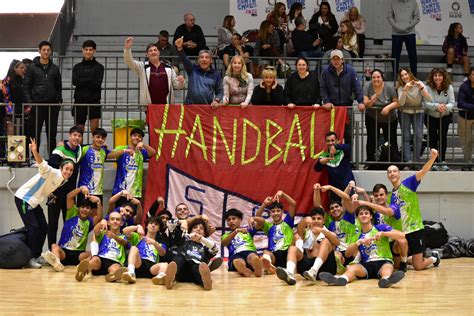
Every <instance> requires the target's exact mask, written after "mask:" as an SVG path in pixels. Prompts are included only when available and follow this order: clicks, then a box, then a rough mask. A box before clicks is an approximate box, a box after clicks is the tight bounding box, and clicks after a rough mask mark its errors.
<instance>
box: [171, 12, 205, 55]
mask: <svg viewBox="0 0 474 316" xmlns="http://www.w3.org/2000/svg"><path fill="white" fill-rule="evenodd" d="M195 22H196V18H195V17H194V15H193V14H192V13H186V14H185V15H184V23H183V24H181V25H180V26H178V27H177V28H176V31H174V38H173V42H174V43H175V42H176V40H178V39H179V38H181V37H183V49H184V52H185V53H186V55H188V56H197V55H198V54H199V52H200V51H201V50H202V49H208V48H207V46H206V39H205V38H204V33H203V32H202V29H201V27H200V26H199V25H196V24H194V23H195Z"/></svg>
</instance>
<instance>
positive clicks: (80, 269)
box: [75, 259, 90, 282]
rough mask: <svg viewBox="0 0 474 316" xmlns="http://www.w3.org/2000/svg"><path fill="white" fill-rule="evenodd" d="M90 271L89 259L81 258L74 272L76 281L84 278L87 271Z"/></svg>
mask: <svg viewBox="0 0 474 316" xmlns="http://www.w3.org/2000/svg"><path fill="white" fill-rule="evenodd" d="M89 271H90V264H89V260H87V259H84V260H82V261H81V262H80V263H79V265H78V266H77V272H76V276H75V278H76V281H79V282H81V281H82V280H84V277H85V276H86V275H87V274H88V273H89Z"/></svg>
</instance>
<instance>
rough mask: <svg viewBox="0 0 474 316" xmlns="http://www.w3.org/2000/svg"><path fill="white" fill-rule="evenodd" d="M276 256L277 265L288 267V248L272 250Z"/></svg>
mask: <svg viewBox="0 0 474 316" xmlns="http://www.w3.org/2000/svg"><path fill="white" fill-rule="evenodd" d="M272 253H273V255H274V256H275V267H282V268H285V267H286V260H287V258H288V249H286V250H277V251H274V252H272Z"/></svg>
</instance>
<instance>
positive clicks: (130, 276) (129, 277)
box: [122, 271, 137, 284]
mask: <svg viewBox="0 0 474 316" xmlns="http://www.w3.org/2000/svg"><path fill="white" fill-rule="evenodd" d="M122 280H124V281H126V282H128V283H129V284H134V283H136V282H137V277H136V276H135V273H131V272H128V271H127V272H124V273H123V274H122Z"/></svg>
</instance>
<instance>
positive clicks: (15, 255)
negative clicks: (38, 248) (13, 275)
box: [0, 227, 33, 269]
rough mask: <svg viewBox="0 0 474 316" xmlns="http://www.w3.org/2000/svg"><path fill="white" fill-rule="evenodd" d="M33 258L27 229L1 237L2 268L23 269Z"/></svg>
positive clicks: (17, 230) (0, 263) (0, 256)
mask: <svg viewBox="0 0 474 316" xmlns="http://www.w3.org/2000/svg"><path fill="white" fill-rule="evenodd" d="M32 257H33V254H32V253H31V250H30V248H29V247H28V245H27V244H26V228H24V227H23V228H20V229H16V230H12V231H11V232H10V233H8V234H5V235H3V236H0V268H2V269H21V268H23V267H24V266H25V265H26V264H27V263H28V261H30V259H31V258H32Z"/></svg>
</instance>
